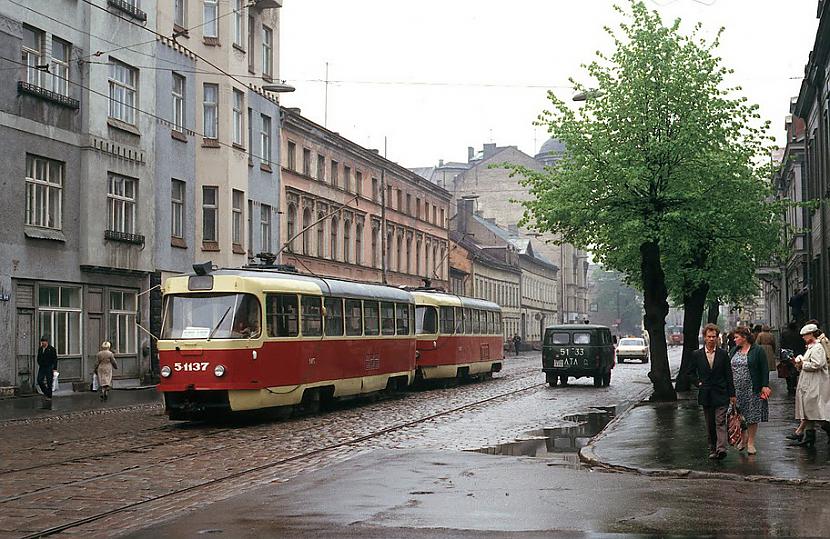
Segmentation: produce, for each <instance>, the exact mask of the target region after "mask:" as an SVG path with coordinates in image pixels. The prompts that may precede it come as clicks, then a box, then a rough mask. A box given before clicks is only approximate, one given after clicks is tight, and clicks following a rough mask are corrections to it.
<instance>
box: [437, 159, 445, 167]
mask: <svg viewBox="0 0 830 539" xmlns="http://www.w3.org/2000/svg"><path fill="white" fill-rule="evenodd" d="M438 166H439V167H443V166H444V160H443V159H439V160H438Z"/></svg>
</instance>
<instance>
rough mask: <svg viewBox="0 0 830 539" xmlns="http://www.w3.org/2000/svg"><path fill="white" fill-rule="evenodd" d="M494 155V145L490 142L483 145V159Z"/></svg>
mask: <svg viewBox="0 0 830 539" xmlns="http://www.w3.org/2000/svg"><path fill="white" fill-rule="evenodd" d="M494 155H496V143H495V142H490V143H487V144H485V145H484V159H487V158H489V157H492V156H494Z"/></svg>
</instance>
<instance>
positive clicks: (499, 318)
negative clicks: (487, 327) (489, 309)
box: [493, 313, 502, 333]
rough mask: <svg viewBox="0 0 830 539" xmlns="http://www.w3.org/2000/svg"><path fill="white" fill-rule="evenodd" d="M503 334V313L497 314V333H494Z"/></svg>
mask: <svg viewBox="0 0 830 539" xmlns="http://www.w3.org/2000/svg"><path fill="white" fill-rule="evenodd" d="M501 332H502V325H501V313H496V331H494V332H493V333H501Z"/></svg>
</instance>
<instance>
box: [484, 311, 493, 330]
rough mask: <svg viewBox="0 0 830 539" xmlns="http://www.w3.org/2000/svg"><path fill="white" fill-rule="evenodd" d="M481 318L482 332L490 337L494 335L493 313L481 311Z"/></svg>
mask: <svg viewBox="0 0 830 539" xmlns="http://www.w3.org/2000/svg"><path fill="white" fill-rule="evenodd" d="M481 316H482V318H481V325H482V330H481V332H482V333H486V334H487V335H490V334H491V333H493V313H492V312H491V311H481Z"/></svg>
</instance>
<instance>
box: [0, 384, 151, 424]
mask: <svg viewBox="0 0 830 539" xmlns="http://www.w3.org/2000/svg"><path fill="white" fill-rule="evenodd" d="M148 404H149V405H159V406H160V405H161V394H159V393H158V391H156V388H155V387H148V388H131V389H112V390H110V395H109V399H107V401H105V402H103V401H101V400H100V399H99V398H98V394H97V393H93V392H92V391H84V392H79V393H71V392H64V393H63V394H56V395H54V396H53V398H52V400H51V402H48V401H45V400H44V399H43V397H42V396H40V395H37V396H30V397H15V398H9V399H0V421H7V420H25V419H37V418H44V417H53V416H58V415H64V414H67V413H73V412H94V411H95V410H101V409H111V408H123V407H129V406H138V405H148ZM44 405H45V406H44Z"/></svg>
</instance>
